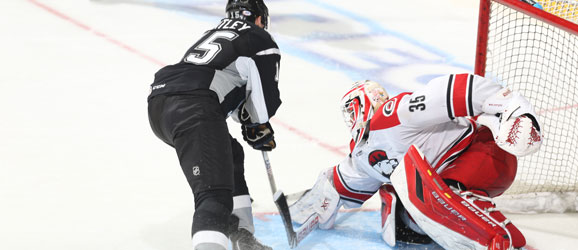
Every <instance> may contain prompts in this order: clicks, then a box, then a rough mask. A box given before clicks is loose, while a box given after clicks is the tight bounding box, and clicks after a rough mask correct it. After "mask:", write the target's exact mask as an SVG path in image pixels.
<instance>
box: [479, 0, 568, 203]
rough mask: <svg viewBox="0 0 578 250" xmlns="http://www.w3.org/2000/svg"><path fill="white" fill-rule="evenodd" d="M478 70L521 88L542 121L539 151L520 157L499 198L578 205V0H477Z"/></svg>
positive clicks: (514, 88) (512, 86)
mask: <svg viewBox="0 0 578 250" xmlns="http://www.w3.org/2000/svg"><path fill="white" fill-rule="evenodd" d="M528 2H531V3H528ZM534 3H539V4H540V5H541V7H542V8H537V7H534V6H533V4H534ZM475 73H476V74H479V75H484V76H486V77H489V78H492V79H494V80H495V81H497V82H499V83H502V84H503V85H505V86H508V87H509V88H511V89H512V90H516V91H519V92H521V93H522V94H523V95H524V96H525V97H527V98H528V99H529V100H530V102H531V103H532V105H534V108H535V109H536V112H537V115H538V119H539V120H540V122H541V124H542V135H543V139H544V140H543V144H542V147H541V149H540V151H539V152H538V153H535V154H532V155H529V156H526V157H520V158H519V159H518V173H517V176H516V180H515V182H514V184H513V185H512V187H511V188H510V189H509V190H508V191H507V192H506V193H505V194H504V195H503V196H502V197H503V198H500V199H497V203H498V206H499V207H501V208H502V210H505V211H509V212H568V211H577V209H578V197H577V195H576V194H577V192H578V0H537V1H536V2H533V1H531V0H480V12H479V23H478V41H477V51H476V68H475ZM519 198H522V199H519Z"/></svg>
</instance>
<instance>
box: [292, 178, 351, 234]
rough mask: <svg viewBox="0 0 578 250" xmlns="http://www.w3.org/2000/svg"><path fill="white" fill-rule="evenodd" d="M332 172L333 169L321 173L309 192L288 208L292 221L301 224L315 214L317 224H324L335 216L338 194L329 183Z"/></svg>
mask: <svg viewBox="0 0 578 250" xmlns="http://www.w3.org/2000/svg"><path fill="white" fill-rule="evenodd" d="M332 170H333V168H329V169H326V170H324V171H322V172H321V173H320V174H319V177H318V178H317V181H316V182H315V185H313V187H312V188H311V190H310V191H309V192H307V193H305V194H304V195H303V196H302V197H301V198H299V200H297V201H296V202H295V203H293V204H292V205H291V206H289V212H290V214H291V219H292V220H293V221H295V222H297V223H299V224H303V223H305V221H307V219H308V218H309V217H311V216H312V215H315V214H317V215H318V216H319V223H326V222H328V221H331V220H330V219H332V217H333V215H334V214H337V210H338V208H339V205H340V203H339V194H338V193H337V191H336V190H335V188H334V187H333V184H332V183H331V182H330V180H332V178H333V174H332V173H333V172H332Z"/></svg>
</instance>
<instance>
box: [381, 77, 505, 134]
mask: <svg viewBox="0 0 578 250" xmlns="http://www.w3.org/2000/svg"><path fill="white" fill-rule="evenodd" d="M500 89H502V86H500V85H499V84H497V83H495V82H492V81H490V80H488V79H486V78H484V77H481V76H477V75H472V74H451V75H445V76H442V77H438V78H435V79H433V80H431V81H430V82H429V83H428V84H427V85H426V86H425V87H424V88H422V89H419V90H417V91H415V92H413V93H412V94H411V95H408V96H404V97H403V99H402V100H401V101H400V102H399V107H398V108H397V114H398V116H399V120H400V122H401V123H402V124H404V125H405V126H413V127H416V128H423V127H424V126H428V125H430V126H431V125H436V124H441V123H445V122H448V121H454V120H455V119H456V118H458V117H467V116H477V115H480V114H482V113H483V112H484V110H483V105H484V102H485V101H486V99H488V98H489V97H491V96H493V95H495V94H496V93H497V92H498V91H500ZM386 105H387V104H386ZM385 107H387V106H385Z"/></svg>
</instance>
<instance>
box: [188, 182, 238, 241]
mask: <svg viewBox="0 0 578 250" xmlns="http://www.w3.org/2000/svg"><path fill="white" fill-rule="evenodd" d="M232 210H233V196H232V193H231V191H230V190H211V191H206V192H201V193H198V194H197V195H196V196H195V214H194V215H193V228H192V235H194V234H195V233H196V232H198V231H205V230H209V231H218V232H221V233H223V234H225V235H228V230H227V229H228V226H229V216H231V212H232Z"/></svg>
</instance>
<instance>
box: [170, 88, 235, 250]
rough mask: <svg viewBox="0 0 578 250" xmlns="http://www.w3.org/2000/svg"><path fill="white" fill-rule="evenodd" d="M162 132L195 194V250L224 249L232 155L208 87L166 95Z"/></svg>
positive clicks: (231, 202) (227, 133)
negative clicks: (175, 153) (172, 148)
mask: <svg viewBox="0 0 578 250" xmlns="http://www.w3.org/2000/svg"><path fill="white" fill-rule="evenodd" d="M164 102H165V103H164V107H163V108H162V109H163V111H162V112H161V113H162V115H161V117H162V119H160V120H161V122H160V124H159V125H160V126H159V127H160V130H161V133H160V134H161V135H162V136H163V137H164V138H165V140H166V142H167V143H169V145H173V146H174V148H175V149H176V152H177V155H178V158H179V162H180V165H181V168H182V170H183V173H184V174H185V176H186V179H187V181H188V183H189V185H190V187H191V189H192V191H193V194H194V197H195V213H194V215H193V225H192V237H193V247H194V249H195V250H196V249H227V246H228V238H227V234H228V224H229V217H230V215H231V211H232V209H233V197H232V190H233V155H232V149H231V144H230V139H229V132H228V129H227V124H226V122H225V116H224V115H223V114H222V111H221V110H220V106H219V103H218V99H217V97H216V96H215V94H214V93H213V92H211V91H208V90H207V91H195V92H192V93H188V94H187V95H178V96H168V97H166V100H165V101H164Z"/></svg>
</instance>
